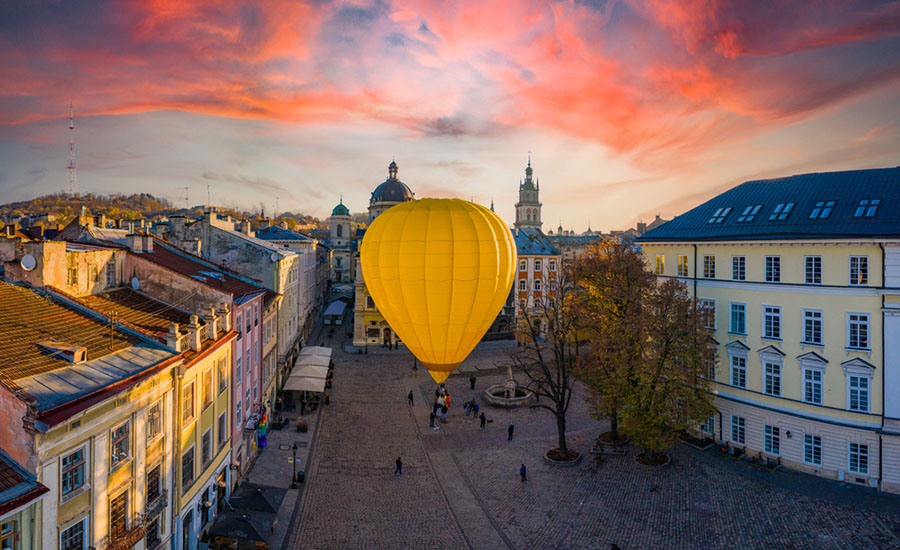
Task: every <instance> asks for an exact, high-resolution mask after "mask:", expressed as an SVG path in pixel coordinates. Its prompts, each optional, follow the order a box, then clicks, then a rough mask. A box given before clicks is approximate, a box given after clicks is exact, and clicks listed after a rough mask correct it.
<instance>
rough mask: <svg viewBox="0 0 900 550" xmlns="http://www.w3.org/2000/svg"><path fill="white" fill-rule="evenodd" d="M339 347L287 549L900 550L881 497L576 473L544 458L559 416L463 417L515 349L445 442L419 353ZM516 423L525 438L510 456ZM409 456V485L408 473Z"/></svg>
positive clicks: (583, 412)
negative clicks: (417, 365)
mask: <svg viewBox="0 0 900 550" xmlns="http://www.w3.org/2000/svg"><path fill="white" fill-rule="evenodd" d="M334 347H335V349H336V357H335V363H336V364H337V366H336V368H335V384H334V385H335V387H334V389H333V391H332V404H331V405H329V406H327V407H325V409H324V410H323V411H322V416H321V420H320V424H319V426H318V433H317V435H316V438H317V439H316V442H315V448H314V450H313V456H312V462H311V464H309V465H308V467H307V469H306V471H307V488H306V491H307V493H306V494H305V495H304V497H303V501H302V503H301V504H302V513H301V514H298V515H299V525H296V524H295V525H292V526H291V528H290V530H289V531H290V532H289V533H288V538H287V539H286V544H285V547H286V548H304V549H306V548H326V549H343V548H390V549H394V548H428V549H436V548H473V549H479V550H480V549H483V548H500V549H503V548H517V549H518V548H522V549H524V548H534V549H545V548H548V549H549V548H560V549H569V548H571V549H576V548H578V549H581V548H598V549H605V548H609V547H610V544H611V543H615V544H618V545H619V547H621V548H622V549H623V550H632V549H639V548H640V549H655V548H672V549H682V548H683V549H693V548H722V549H726V548H728V549H730V548H736V547H741V548H760V549H763V548H765V549H768V548H793V549H801V548H809V549H820V548H821V549H845V548H865V549H869V548H873V549H874V548H898V547H900V517H898V515H897V513H900V498H898V497H896V496H894V495H879V498H878V499H877V500H878V502H877V503H876V505H873V506H865V503H867V502H869V501H872V499H871V498H870V497H869V495H872V494H873V493H872V491H871V490H870V489H866V488H862V487H849V486H841V487H839V488H838V489H835V488H834V486H835V483H834V482H831V481H828V480H822V479H818V478H814V477H811V476H806V475H805V474H799V473H794V472H784V473H783V472H776V473H775V474H765V475H763V474H760V473H759V472H758V471H757V470H754V469H752V468H749V466H747V465H745V464H741V463H737V464H735V463H734V462H732V461H729V460H725V459H720V458H719V457H717V456H715V455H714V454H704V453H699V452H698V451H695V450H693V449H689V448H686V447H678V448H676V449H674V450H673V451H672V453H671V454H672V462H671V464H670V465H669V466H668V467H666V468H663V469H659V470H655V469H648V468H644V467H641V466H638V465H637V464H636V463H635V462H634V460H633V452H632V453H630V454H629V455H628V456H624V457H604V458H603V459H602V460H595V459H591V458H586V459H585V460H584V461H583V462H582V463H581V464H580V465H579V466H577V467H574V468H555V467H551V466H549V465H547V464H545V463H544V462H543V461H542V459H541V455H542V454H543V452H544V451H545V450H546V449H547V448H548V447H550V446H553V445H554V444H555V422H554V419H553V417H552V415H551V414H550V413H549V412H548V411H545V410H542V409H533V408H528V409H520V410H515V411H505V410H499V409H493V408H490V407H486V408H485V411H486V413H487V416H488V418H491V419H493V420H494V422H492V423H489V424H488V425H487V429H485V430H480V429H479V427H478V423H477V421H476V420H474V419H473V418H472V417H471V416H470V417H466V416H465V414H464V412H463V410H462V408H461V405H462V402H463V401H465V400H467V399H469V398H471V397H472V396H473V395H476V394H478V393H480V391H481V390H483V389H484V388H485V387H486V386H487V385H488V384H490V383H502V381H503V380H504V379H505V372H503V371H500V370H497V369H496V366H497V364H498V363H500V362H501V361H502V360H503V357H504V354H505V353H506V350H505V349H504V348H503V347H502V346H500V347H491V346H486V347H487V349H480V348H479V349H477V350H476V351H475V352H473V355H472V361H471V364H472V365H474V366H475V368H476V369H477V371H476V372H478V374H477V376H478V383H477V386H476V388H477V391H476V392H472V391H471V390H469V389H468V387H469V386H468V374H465V373H461V374H459V375H455V376H451V377H450V378H449V379H448V381H447V384H446V385H447V388H448V390H449V391H450V393H451V395H453V398H454V406H453V407H452V408H451V412H450V414H449V415H448V422H447V423H446V424H440V426H441V429H440V430H432V429H430V428H429V427H428V412H429V406H430V403H431V400H432V398H433V395H434V394H433V392H434V388H435V384H434V383H433V382H431V380H430V377H429V376H428V374H427V372H426V371H425V370H424V369H422V370H420V374H419V376H418V377H417V378H413V377H412V376H411V374H410V367H411V365H412V358H411V356H410V355H409V354H408V353H407V352H405V351H402V350H401V351H395V352H387V350H383V351H384V353H378V352H376V353H372V352H371V351H372V350H370V354H369V355H356V354H347V353H344V352H338V351H337V347H338V346H334ZM410 390H413V392H414V395H415V406H414V407H412V408H410V407H409V406H408V405H407V404H406V394H407V393H408V392H409V391H410ZM580 391H581V389H580V388H578V392H579V393H577V394H576V395H575V396H574V397H573V399H572V403H571V407H570V413H569V415H570V418H569V423H568V426H567V428H568V430H567V432H568V441H569V445H570V446H572V447H574V448H575V449H577V450H579V451H581V452H582V453H586V452H587V451H588V448H589V446H590V442H591V441H592V439H593V438H594V437H595V436H596V434H597V433H599V432H601V431H603V430H604V429H605V427H606V426H605V424H604V423H601V422H598V421H595V420H593V419H592V418H590V416H589V415H588V414H587V408H586V405H585V403H584V399H583V396H582V395H581V393H580ZM481 404H482V405H483V402H481ZM510 421H512V422H514V423H515V426H516V431H515V436H516V437H515V440H514V441H512V442H507V441H506V427H507V425H508V423H509V422H510ZM397 456H401V457H402V460H403V463H404V472H403V476H402V477H401V476H394V475H393V470H394V460H395V459H396V458H397ZM522 463H525V464H526V465H527V467H528V478H529V479H528V481H527V482H524V483H523V482H521V481H519V476H518V472H519V465H520V464H522ZM744 466H747V467H746V468H745V467H744ZM782 474H783V475H782ZM796 476H801V478H797V477H796ZM797 479H800V481H797ZM800 485H802V486H803V487H804V489H803V490H798V487H799V486H800ZM838 485H839V484H838ZM846 495H851V496H850V498H846ZM286 501H287V499H286ZM848 503H849V504H848ZM892 511H893V513H891V512H892Z"/></svg>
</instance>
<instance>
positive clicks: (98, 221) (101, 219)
mask: <svg viewBox="0 0 900 550" xmlns="http://www.w3.org/2000/svg"><path fill="white" fill-rule="evenodd" d="M94 225H96V226H97V227H101V228H105V227H106V215H105V214H99V215H97V216H94Z"/></svg>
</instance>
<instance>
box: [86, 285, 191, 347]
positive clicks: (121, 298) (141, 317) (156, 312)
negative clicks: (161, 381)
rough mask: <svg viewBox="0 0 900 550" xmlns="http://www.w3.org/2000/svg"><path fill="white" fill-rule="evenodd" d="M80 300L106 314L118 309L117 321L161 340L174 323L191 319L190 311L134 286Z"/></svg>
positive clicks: (184, 323)
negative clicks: (162, 300)
mask: <svg viewBox="0 0 900 550" xmlns="http://www.w3.org/2000/svg"><path fill="white" fill-rule="evenodd" d="M78 301H80V302H81V303H83V304H84V305H86V306H87V307H89V308H91V309H93V310H95V311H98V312H100V313H103V314H105V315H109V314H110V313H111V312H115V315H116V322H120V323H124V324H126V325H128V326H130V327H133V328H135V329H137V330H140V331H142V332H145V333H148V334H151V335H153V336H154V337H155V338H157V339H160V340H165V337H166V334H168V333H169V325H170V324H171V323H178V324H179V325H181V326H184V325H187V324H188V323H190V317H191V315H190V314H189V313H187V312H185V311H182V310H180V309H178V308H176V307H174V306H171V305H169V304H166V303H164V302H160V301H158V300H155V299H153V298H151V297H149V296H147V295H145V294H142V293H141V292H138V291H136V290H132V289H130V288H127V289H119V290H113V291H111V292H105V293H103V294H95V295H93V296H84V297H82V298H78ZM199 322H200V324H201V325H202V324H204V323H203V320H202V319H200V321H199Z"/></svg>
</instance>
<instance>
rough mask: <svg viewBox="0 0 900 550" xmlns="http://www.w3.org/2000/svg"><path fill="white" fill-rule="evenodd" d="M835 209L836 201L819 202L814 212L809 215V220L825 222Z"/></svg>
mask: <svg viewBox="0 0 900 550" xmlns="http://www.w3.org/2000/svg"><path fill="white" fill-rule="evenodd" d="M833 208H834V201H819V202H817V203H816V205H815V206H814V207H813V209H812V212H810V213H809V219H811V220H815V219H820V220H824V219H825V218H827V217H828V216H830V215H831V210H832V209H833Z"/></svg>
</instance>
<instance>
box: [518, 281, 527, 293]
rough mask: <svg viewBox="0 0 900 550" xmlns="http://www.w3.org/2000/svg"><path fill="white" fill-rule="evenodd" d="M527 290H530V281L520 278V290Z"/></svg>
mask: <svg viewBox="0 0 900 550" xmlns="http://www.w3.org/2000/svg"><path fill="white" fill-rule="evenodd" d="M526 290H528V281H526V280H525V279H519V292H525V291H526Z"/></svg>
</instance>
